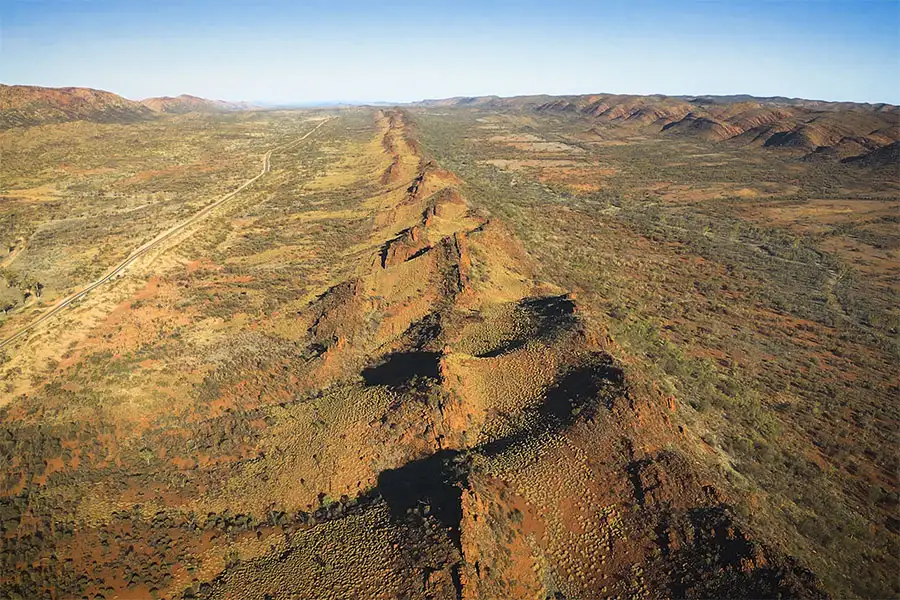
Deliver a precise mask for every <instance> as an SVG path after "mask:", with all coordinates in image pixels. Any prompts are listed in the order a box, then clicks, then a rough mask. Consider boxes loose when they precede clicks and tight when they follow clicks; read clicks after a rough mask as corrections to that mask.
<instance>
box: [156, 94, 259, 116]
mask: <svg viewBox="0 0 900 600" xmlns="http://www.w3.org/2000/svg"><path fill="white" fill-rule="evenodd" d="M141 104H143V105H144V106H146V107H147V108H149V109H150V110H152V111H153V112H157V113H171V114H184V113H190V112H228V111H235V110H247V109H249V108H251V107H250V105H249V104H246V103H243V102H225V101H224V100H208V99H206V98H199V97H197V96H191V95H189V94H182V95H180V96H175V97H171V96H160V97H158V98H146V99H144V100H141Z"/></svg>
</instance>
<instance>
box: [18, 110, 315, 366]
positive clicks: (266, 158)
mask: <svg viewBox="0 0 900 600" xmlns="http://www.w3.org/2000/svg"><path fill="white" fill-rule="evenodd" d="M329 120H330V117H329V118H327V119H324V120H323V121H322V122H320V123H319V124H318V125H316V126H315V127H314V128H313V129H311V130H310V131H308V132H307V133H305V134H303V135H302V136H300V137H299V138H297V139H296V140H293V141H291V142H288V143H287V144H283V145H281V146H278V147H277V148H272V149H271V150H269V151H268V152H266V153H265V154H264V155H263V161H262V162H263V166H262V169H261V170H260V172H259V173H257V174H256V176H254V177H251V178H250V179H248V180H247V181H245V182H244V183H242V184H241V185H240V186H239V187H238V188H237V189H235V190H233V191H231V192H229V193H228V194H225V195H224V196H222V197H221V198H219V199H218V200H216V201H215V202H213V203H212V204H210V205H209V206H207V207H205V208H203V209H202V210H200V211H198V212H196V213H194V214H193V215H192V216H190V217H188V218H187V219H185V220H184V221H182V222H181V223H178V224H177V225H175V226H173V227H171V228H169V229H168V230H166V231H164V232H162V233H161V234H159V235H158V236H156V237H155V238H153V239H152V240H150V241H149V242H147V243H146V244H144V245H142V246H140V247H138V248H137V249H136V250H134V251H133V252H132V253H131V254H129V255H128V258H126V259H125V260H123V261H122V262H120V263H119V264H118V265H116V266H115V267H114V268H113V269H112V270H111V271H110V272H109V273H107V274H106V275H104V276H103V277H101V278H100V279H98V280H96V281H94V282H93V283H91V284H88V285H87V286H85V287H83V288H82V289H81V290H79V291H78V292H75V293H74V294H71V295H69V296H67V297H65V298H63V299H62V300H60V301H59V303H57V305H56V306H54V307H53V308H52V309H50V310H49V311H48V312H47V313H45V314H43V315H41V316H40V317H39V318H38V319H36V320H34V321H33V322H31V323H29V324H28V325H26V326H25V327H22V328H21V329H19V330H18V331H17V332H15V333H14V334H12V335H11V336H9V337H8V338H6V339H4V340H3V341H0V350H2V349H3V348H5V347H6V346H8V345H10V344H12V343H13V342H15V341H16V340H18V339H19V338H21V337H23V336H25V335H26V334H28V333H29V332H31V331H34V330H35V329H37V328H38V327H39V326H40V325H42V324H43V323H45V322H47V321H48V320H49V319H51V318H53V317H54V316H55V315H56V314H58V313H59V312H60V311H62V310H64V309H65V308H67V307H68V306H70V305H71V304H72V303H73V302H76V301H78V300H80V299H81V298H84V297H85V296H87V295H88V294H90V293H91V292H92V291H93V290H95V289H97V288H98V287H100V286H101V285H103V284H104V283H107V282H109V281H111V280H112V279H113V278H115V277H116V276H117V275H119V274H120V273H122V272H123V271H125V269H127V268H128V267H129V266H130V265H131V264H132V263H134V262H135V261H137V260H138V259H139V258H141V257H142V256H144V255H146V254H147V253H148V252H150V251H151V250H154V249H156V248H159V247H160V246H161V245H162V244H164V243H165V242H166V241H167V240H169V239H171V238H172V237H173V236H174V235H176V234H177V233H179V232H181V231H184V230H185V229H186V228H187V227H190V226H191V225H193V224H194V223H196V222H197V221H200V220H201V219H203V218H204V217H206V216H207V215H209V213H211V212H212V211H214V210H215V209H216V208H218V207H219V206H221V205H222V204H224V203H225V202H227V201H228V200H231V199H232V198H234V197H235V196H236V195H238V194H239V193H240V192H241V191H243V190H244V189H246V188H247V187H248V186H250V185H252V184H253V183H254V182H255V181H256V180H257V179H259V178H260V177H262V176H263V175H265V174H266V173H268V172H269V169H270V168H271V157H272V153H273V152H279V151H282V150H285V149H287V148H289V147H291V146H293V145H295V144H298V143H299V142H301V141H303V140H305V139H306V138H308V137H309V136H311V135H312V134H313V133H315V132H316V131H318V129H319V128H320V127H321V126H322V125H324V124H325V123H327V122H328V121H329Z"/></svg>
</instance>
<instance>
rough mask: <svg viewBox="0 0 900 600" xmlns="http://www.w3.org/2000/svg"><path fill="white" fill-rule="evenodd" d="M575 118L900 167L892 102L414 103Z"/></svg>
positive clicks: (622, 99)
mask: <svg viewBox="0 0 900 600" xmlns="http://www.w3.org/2000/svg"><path fill="white" fill-rule="evenodd" d="M415 105H416V106H426V107H448V108H449V107H462V108H465V107H470V108H487V109H492V110H495V109H508V110H521V111H536V112H541V113H558V114H566V113H568V114H573V115H579V116H581V117H583V118H585V119H586V120H587V121H588V123H589V125H590V133H592V134H593V135H595V136H596V137H599V138H603V137H605V136H608V135H610V133H614V134H615V135H619V134H620V133H621V131H620V130H621V128H625V129H629V130H633V131H635V133H642V134H651V133H652V134H662V135H680V136H694V137H698V138H703V139H706V140H711V141H717V142H725V141H728V142H732V143H744V144H751V145H758V146H763V147H768V148H789V149H792V150H794V151H796V152H798V153H802V154H803V155H804V156H806V157H807V158H810V159H814V158H830V159H839V160H843V161H845V162H852V163H856V164H859V165H865V166H878V165H896V164H897V162H896V155H897V150H896V148H897V146H896V143H897V142H898V140H900V108H898V107H897V106H894V105H891V104H864V103H855V102H825V101H820V100H804V99H800V98H784V97H780V96H775V97H768V98H756V97H753V96H747V95H733V96H663V95H654V96H632V95H617V94H594V95H582V96H518V97H512V98H499V97H497V96H481V97H460V98H447V99H443V100H426V101H423V102H417V103H415Z"/></svg>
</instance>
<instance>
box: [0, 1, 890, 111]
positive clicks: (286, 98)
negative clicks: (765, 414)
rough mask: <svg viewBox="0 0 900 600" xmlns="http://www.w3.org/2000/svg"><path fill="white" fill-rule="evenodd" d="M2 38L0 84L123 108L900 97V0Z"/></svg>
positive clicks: (304, 10) (291, 19)
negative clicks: (467, 99) (155, 99)
mask: <svg viewBox="0 0 900 600" xmlns="http://www.w3.org/2000/svg"><path fill="white" fill-rule="evenodd" d="M0 35H2V37H0V81H2V82H3V83H8V84H31V85H43V86H53V87H61V86H84V87H93V88H99V89H105V90H109V91H113V92H116V93H118V94H122V95H124V96H126V97H128V98H133V99H140V98H145V97H148V96H160V95H177V94H181V93H189V94H195V95H198V96H204V97H210V98H222V99H229V100H249V101H257V102H268V103H314V102H323V101H376V100H384V101H394V102H400V101H409V100H418V99H423V98H442V97H450V96H474V95H489V94H496V95H500V96H510V95H518V94H537V93H546V94H578V93H591V92H616V93H633V94H649V93H663V94H670V95H679V94H736V93H747V94H753V95H757V96H770V95H780V96H791V97H804V98H815V99H824V100H853V101H867V102H891V103H900V0H756V1H748V0H705V1H697V0H691V1H679V0H629V1H627V2H603V1H600V0H594V1H590V0H541V1H530V0H518V1H492V0H478V1H471V0H456V1H450V0H447V1H442V2H430V1H427V0H420V1H412V0H406V1H400V0H386V1H384V2H378V1H374V0H370V1H358V0H346V1H340V0H333V1H325V0H318V1H304V0H297V1H293V2H291V1H280V0H243V1H241V2H237V1H232V0H174V1H173V0H154V1H144V0H3V2H2V5H0Z"/></svg>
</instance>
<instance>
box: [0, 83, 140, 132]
mask: <svg viewBox="0 0 900 600" xmlns="http://www.w3.org/2000/svg"><path fill="white" fill-rule="evenodd" d="M151 116H153V111H152V110H150V109H149V108H148V107H146V106H144V105H142V104H140V103H139V102H134V101H132V100H128V99H126V98H123V97H121V96H117V95H116V94H113V93H111V92H104V91H101V90H94V89H90V88H77V87H67V88H46V87H38V86H31V85H3V84H0V129H9V128H10V127H23V126H30V125H41V124H45V123H62V122H65V121H78V120H85V121H96V122H99V123H119V122H131V121H136V120H140V119H145V118H148V117H151Z"/></svg>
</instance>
